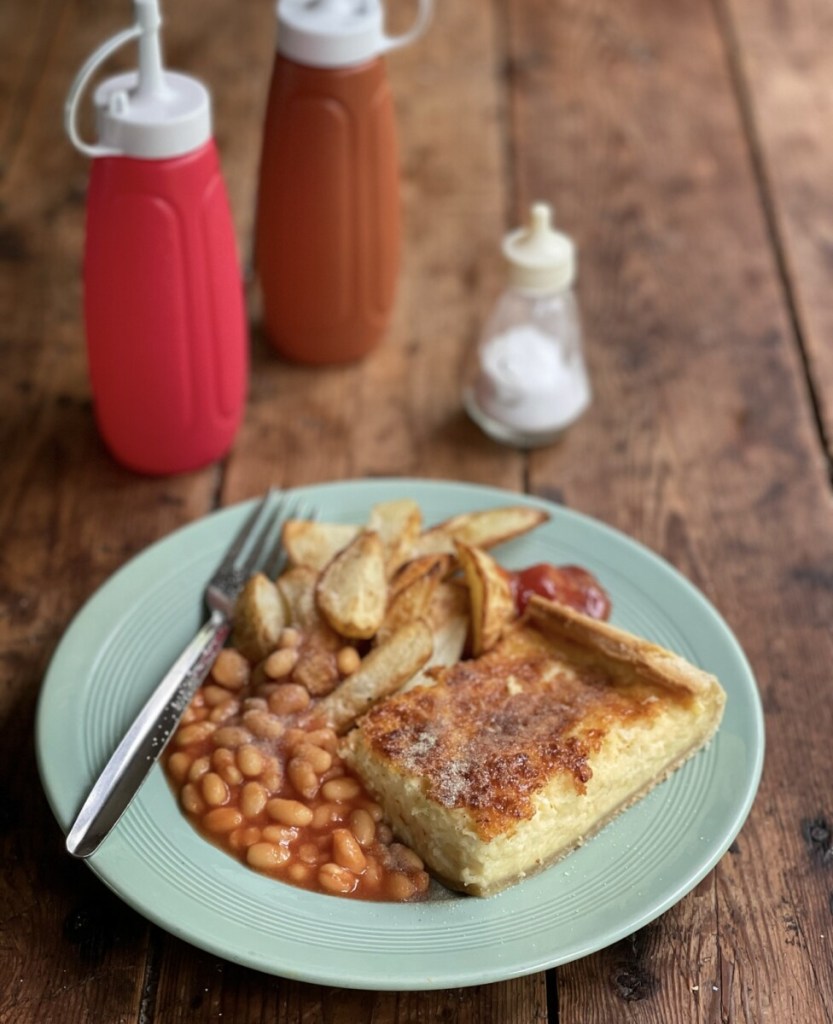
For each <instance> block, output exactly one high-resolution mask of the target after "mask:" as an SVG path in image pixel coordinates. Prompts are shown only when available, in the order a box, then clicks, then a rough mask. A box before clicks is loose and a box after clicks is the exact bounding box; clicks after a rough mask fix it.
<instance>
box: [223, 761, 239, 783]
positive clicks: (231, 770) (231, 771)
mask: <svg viewBox="0 0 833 1024" xmlns="http://www.w3.org/2000/svg"><path fill="white" fill-rule="evenodd" d="M218 774H219V775H222V777H223V779H224V781H225V782H227V783H228V784H229V785H230V786H239V785H240V783H241V782H242V781H243V772H241V771H240V769H239V768H238V767H237V765H236V764H227V765H224V766H223V767H222V768H221V769H220V771H219V772H218Z"/></svg>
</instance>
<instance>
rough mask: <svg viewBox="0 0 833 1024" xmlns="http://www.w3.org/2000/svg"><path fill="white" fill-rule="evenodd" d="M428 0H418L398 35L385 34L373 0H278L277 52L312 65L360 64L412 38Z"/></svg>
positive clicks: (429, 3) (425, 17) (423, 21)
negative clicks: (409, 22)
mask: <svg viewBox="0 0 833 1024" xmlns="http://www.w3.org/2000/svg"><path fill="white" fill-rule="evenodd" d="M432 7H433V0H420V4H419V11H418V14H417V18H416V21H415V23H414V25H413V26H412V27H411V29H410V30H409V31H408V32H406V33H405V34H404V35H400V36H389V35H387V34H386V33H385V14H384V10H383V8H382V5H381V3H380V2H379V0H278V5H277V15H278V51H279V52H280V53H282V54H283V55H284V56H285V57H289V58H290V59H291V60H294V61H297V62H298V63H299V64H308V65H310V66H312V67H326V68H335V67H349V66H350V65H353V64H363V63H364V62H365V61H369V60H373V59H374V58H376V57H379V56H381V55H382V54H383V53H387V51H388V50H393V49H396V48H397V47H400V46H405V45H407V44H408V43H410V42H413V40H415V39H416V38H417V37H418V36H420V35H421V34H422V32H423V31H424V30H425V27H426V25H427V24H428V20H429V18H430V16H431V10H432Z"/></svg>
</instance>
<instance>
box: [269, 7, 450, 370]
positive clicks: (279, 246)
mask: <svg viewBox="0 0 833 1024" xmlns="http://www.w3.org/2000/svg"><path fill="white" fill-rule="evenodd" d="M431 7H432V0H420V5H419V13H418V15H417V20H416V23H415V24H414V26H413V28H412V29H411V30H410V31H409V32H407V33H406V34H404V35H401V36H396V37H392V36H388V35H386V34H385V28H384V12H383V11H382V8H381V6H380V4H379V0H278V5H277V15H278V46H277V54H276V57H275V64H274V69H273V72H272V81H271V85H270V89H269V98H268V104H267V109H266V117H265V122H264V129H263V148H262V153H261V162H260V181H259V190H258V203H257V215H256V222H255V264H256V269H257V274H258V277H259V280H260V285H261V292H262V297H263V321H264V328H265V331H266V335H267V337H268V338H269V340H270V341H271V343H272V344H273V345H274V347H275V348H276V349H277V351H278V352H279V353H281V354H282V355H284V356H286V357H287V358H289V359H293V360H297V361H299V362H304V363H317V364H333V363H344V362H349V361H352V360H355V359H358V358H360V357H361V356H364V355H365V354H366V353H367V352H369V351H370V350H371V349H373V348H374V347H375V346H376V345H377V344H378V343H379V342H380V340H381V338H382V336H383V334H384V332H385V329H386V328H387V325H388V322H389V320H390V316H391V312H392V309H393V303H394V297H395V290H396V280H397V274H398V269H399V252H400V233H401V232H400V210H399V163H398V151H397V138H396V125H395V120H394V109H393V101H392V97H391V91H390V87H389V85H388V78H387V71H386V68H385V62H384V56H383V55H384V54H385V53H386V52H387V51H389V50H392V49H394V48H396V47H400V46H404V45H406V44H407V43H409V42H411V41H412V40H414V39H416V38H417V36H419V35H420V34H421V33H422V31H423V30H424V28H425V25H426V24H427V22H428V19H429V17H430V13H431Z"/></svg>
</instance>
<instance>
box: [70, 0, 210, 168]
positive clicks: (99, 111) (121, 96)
mask: <svg viewBox="0 0 833 1024" xmlns="http://www.w3.org/2000/svg"><path fill="white" fill-rule="evenodd" d="M133 7H134V12H135V23H134V25H133V26H132V27H131V28H128V29H125V30H124V31H123V32H120V33H119V34H118V35H116V36H114V37H113V38H112V39H109V40H108V41H107V42H106V43H104V44H103V45H102V46H101V47H99V49H98V50H96V52H95V53H93V55H92V56H91V57H90V58H89V60H87V62H86V63H85V64H84V66H83V67H82V68H81V70H80V71H79V73H78V75H77V76H76V79H75V81H74V82H73V84H72V88H71V89H70V92H69V95H68V96H67V101H66V105H65V111H64V114H65V117H64V120H65V123H66V129H67V132H68V134H69V137H70V139H71V140H72V142H73V144H74V145H75V146H76V148H77V149H79V150H80V151H81V152H82V153H85V154H86V155H87V156H115V155H119V156H134V157H142V158H145V159H156V160H159V159H164V158H167V157H174V156H181V155H183V154H184V153H189V152H191V151H192V150H194V149H196V148H198V147H199V146H201V145H203V144H204V143H205V142H207V141H208V140H209V139H210V138H211V98H210V96H209V93H208V90H207V89H206V87H205V86H204V85H203V84H202V83H201V82H199V81H197V79H195V78H191V77H190V76H188V75H182V74H179V73H177V72H174V71H167V70H165V69H164V68H163V66H162V55H161V49H160V45H159V27H160V25H161V17H160V14H159V6H158V2H157V0H133ZM133 41H138V44H139V45H138V49H139V67H138V69H137V70H136V71H131V72H128V73H126V74H121V75H116V76H115V77H113V78H108V79H106V80H105V81H104V82H102V83H101V85H99V86H98V88H97V89H96V91H95V94H94V103H95V108H96V121H97V128H98V141H97V142H96V143H88V142H85V141H84V140H83V139H81V137H80V135H79V133H78V129H77V125H76V119H77V110H78V105H79V100H80V97H81V95H82V93H83V91H84V89H85V87H86V85H87V83H88V82H89V81H90V79H91V78H92V76H93V74H94V73H95V72H96V71H97V70H98V68H99V67H100V65H101V64H103V63H104V61H105V60H107V59H108V58H109V57H110V56H111V54H112V53H114V52H115V51H116V50H117V49H119V48H120V47H122V46H124V45H126V44H127V43H129V42H133Z"/></svg>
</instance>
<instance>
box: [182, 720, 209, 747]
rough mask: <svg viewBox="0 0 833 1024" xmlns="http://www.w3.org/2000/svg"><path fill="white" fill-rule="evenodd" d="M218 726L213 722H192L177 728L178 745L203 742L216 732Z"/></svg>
mask: <svg viewBox="0 0 833 1024" xmlns="http://www.w3.org/2000/svg"><path fill="white" fill-rule="evenodd" d="M216 729H217V726H216V725H214V723H213V722H192V723H191V725H182V726H180V727H179V729H177V733H176V739H175V743H176V745H177V746H178V747H190V746H191V744H192V743H201V742H202V741H203V740H207V739H208V737H209V736H210V735H211V734H212V733H213V732H215V730H216Z"/></svg>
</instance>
